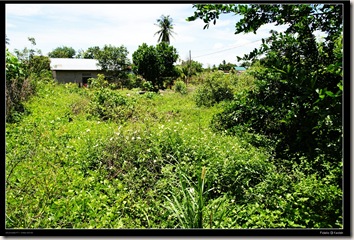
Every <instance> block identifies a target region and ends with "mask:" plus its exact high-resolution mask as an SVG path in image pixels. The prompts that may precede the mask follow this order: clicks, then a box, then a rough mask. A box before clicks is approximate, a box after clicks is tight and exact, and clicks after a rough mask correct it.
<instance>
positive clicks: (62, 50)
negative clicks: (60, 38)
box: [48, 46, 76, 58]
mask: <svg viewBox="0 0 354 240" xmlns="http://www.w3.org/2000/svg"><path fill="white" fill-rule="evenodd" d="M75 54H76V51H75V49H73V48H72V47H67V46H61V47H57V48H55V49H54V50H53V51H51V52H49V53H48V56H49V57H51V58H74V56H75Z"/></svg>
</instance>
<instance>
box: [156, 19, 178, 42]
mask: <svg viewBox="0 0 354 240" xmlns="http://www.w3.org/2000/svg"><path fill="white" fill-rule="evenodd" d="M172 22H173V19H172V18H170V16H169V15H167V16H164V15H162V16H161V17H160V18H159V19H157V24H156V23H155V25H156V26H158V27H159V28H160V30H159V31H157V32H156V33H155V34H154V36H155V35H156V34H159V39H158V40H157V41H158V42H165V43H168V44H170V37H171V36H172V34H173V33H174V32H173V31H172V30H173V24H172Z"/></svg>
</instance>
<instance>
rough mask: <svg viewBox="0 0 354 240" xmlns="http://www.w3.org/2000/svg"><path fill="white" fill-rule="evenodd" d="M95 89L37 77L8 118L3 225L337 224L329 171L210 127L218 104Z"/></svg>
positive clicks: (337, 197) (336, 194) (191, 96)
mask: <svg viewBox="0 0 354 240" xmlns="http://www.w3.org/2000/svg"><path fill="white" fill-rule="evenodd" d="M226 76H227V75H225V77H226ZM212 77H213V76H212V74H211V75H210V78H212ZM220 78H221V77H220ZM227 78H229V76H227ZM234 78H238V79H239V81H244V80H245V79H246V80H247V79H248V78H247V77H242V76H239V77H237V76H234ZM96 86H98V87H93V88H90V89H84V88H78V87H77V86H76V85H74V84H66V85H58V84H54V83H45V84H41V85H39V86H38V87H37V95H36V96H34V97H32V98H31V99H30V100H29V101H27V102H25V103H24V106H25V109H26V111H25V112H24V113H23V114H22V117H21V120H19V121H17V122H13V123H8V124H7V125H6V227H8V228H180V227H183V228H191V227H204V228H273V227H314V228H317V227H341V226H342V225H341V190H340V188H338V187H336V186H335V185H329V183H330V182H331V179H330V178H319V177H318V176H317V175H316V174H305V173H304V170H303V169H302V168H301V167H300V166H295V165H294V167H293V168H292V169H286V168H284V167H281V166H276V165H275V164H274V163H273V162H272V155H271V151H268V149H267V148H262V147H254V146H253V145H251V144H250V142H249V141H248V139H247V138H246V137H237V136H229V135H225V134H220V133H216V132H213V131H212V130H211V128H210V121H211V119H212V116H213V115H215V114H217V113H219V112H220V111H221V110H222V108H223V107H222V106H223V105H224V103H223V102H220V103H219V104H216V105H214V106H212V107H200V108H199V107H197V106H196V103H195V94H196V92H195V91H193V92H191V88H189V92H188V93H187V94H180V92H174V91H172V90H168V91H165V92H163V93H161V94H156V93H153V92H150V93H146V94H143V95H140V94H138V93H137V91H136V89H133V90H123V91H122V90H112V89H110V88H109V86H107V87H102V85H99V84H96ZM24 209H26V210H24Z"/></svg>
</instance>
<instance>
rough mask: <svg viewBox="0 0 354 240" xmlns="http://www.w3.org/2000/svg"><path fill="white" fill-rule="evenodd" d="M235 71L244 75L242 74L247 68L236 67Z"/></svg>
mask: <svg viewBox="0 0 354 240" xmlns="http://www.w3.org/2000/svg"><path fill="white" fill-rule="evenodd" d="M235 71H236V72H237V73H242V72H244V71H246V68H244V67H235Z"/></svg>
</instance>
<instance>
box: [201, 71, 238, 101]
mask: <svg viewBox="0 0 354 240" xmlns="http://www.w3.org/2000/svg"><path fill="white" fill-rule="evenodd" d="M233 93H234V87H233V85H232V83H231V81H230V77H229V76H227V75H225V74H224V73H221V72H215V73H212V74H210V75H209V76H208V77H207V78H206V79H205V81H204V83H203V85H201V86H199V88H198V89H197V91H196V94H195V102H196V104H197V106H199V107H200V106H206V107H210V106H213V105H214V104H216V103H219V102H221V101H224V100H232V99H233Z"/></svg>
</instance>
